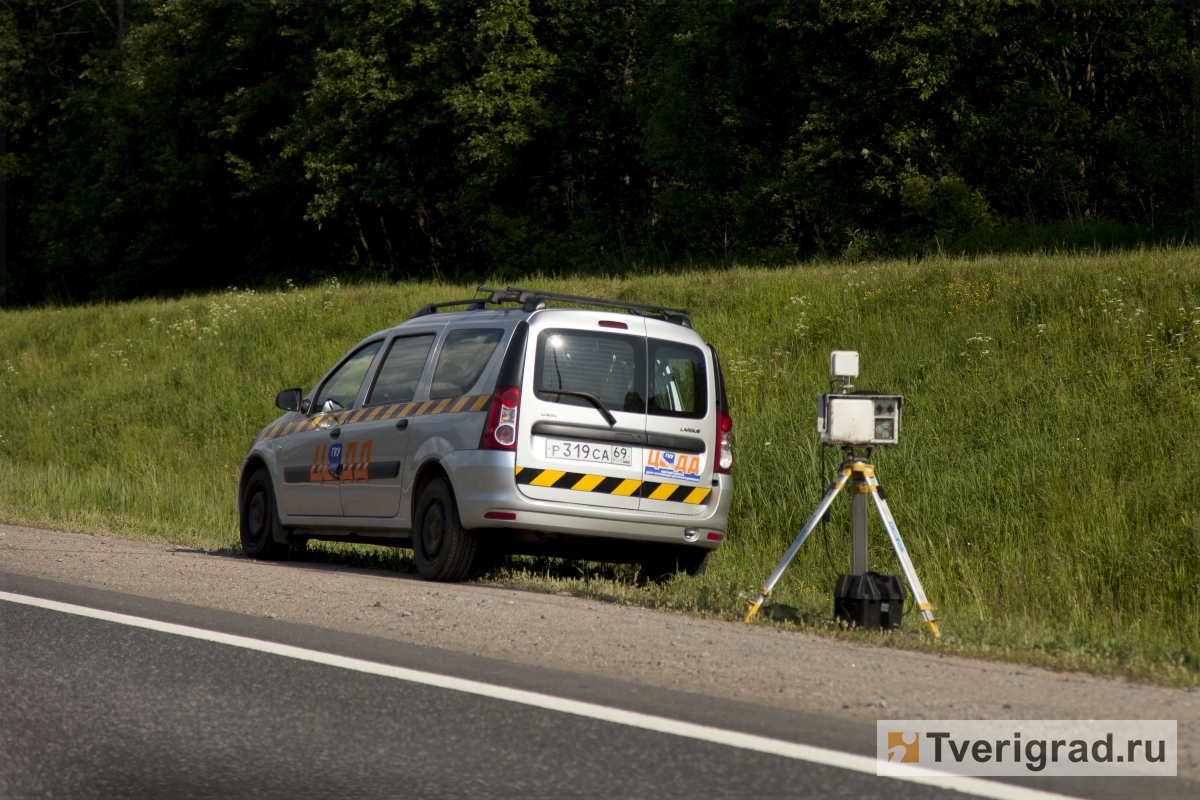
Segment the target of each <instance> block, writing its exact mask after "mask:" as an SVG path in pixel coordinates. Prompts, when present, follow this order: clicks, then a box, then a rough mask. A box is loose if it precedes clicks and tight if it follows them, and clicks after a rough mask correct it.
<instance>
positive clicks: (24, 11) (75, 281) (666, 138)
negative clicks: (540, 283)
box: [0, 0, 1196, 303]
mask: <svg viewBox="0 0 1200 800" xmlns="http://www.w3.org/2000/svg"><path fill="white" fill-rule="evenodd" d="M1194 9H1195V7H1194V4H1182V3H1180V4H1172V3H1155V2H1140V3H1126V2H1108V3H1096V2H1089V3H1071V2H1039V3H1031V2H1025V1H1024V0H990V1H989V2H953V3H950V2H947V3H940V4H939V3H895V2H885V1H884V0H863V1H862V2H809V3H795V4H740V3H731V2H711V3H710V2H706V3H674V2H650V3H614V2H582V1H581V0H548V1H547V2H541V3H532V2H529V0H490V1H489V2H477V3H462V2H444V1H442V0H395V1H394V2H387V3H373V4H371V3H363V2H358V0H329V1H328V2H322V3H309V2H301V0H270V2H267V0H261V1H260V2H222V1H221V0H153V1H152V2H125V1H124V0H0V63H2V65H3V76H4V77H3V80H4V87H3V88H4V96H3V99H2V100H0V112H2V114H3V119H4V125H5V128H6V133H7V145H8V151H7V153H6V154H5V156H4V160H3V168H4V174H5V177H6V179H7V189H8V207H7V209H6V211H7V217H8V234H7V249H8V258H9V261H8V266H9V269H8V274H7V287H6V288H7V293H8V299H9V301H10V302H17V303H26V302H38V301H40V300H43V299H46V298H54V299H82V298H87V297H97V296H108V297H123V296H131V295H140V294H148V293H155V292H163V291H166V292H171V291H180V290H184V289H197V288H203V287H208V286H224V285H228V284H230V283H234V284H238V285H245V284H247V283H261V282H263V281H265V280H271V279H273V280H276V281H282V280H284V279H285V278H289V277H290V278H295V279H304V278H308V277H310V276H311V275H312V274H314V273H317V274H330V273H347V272H371V273H375V274H380V275H386V276H389V277H400V276H435V277H447V278H449V277H466V276H471V275H482V274H490V275H516V274H520V273H528V272H531V271H546V272H552V273H571V272H578V271H581V270H582V271H586V270H602V271H619V270H622V269H625V268H627V267H628V266H629V265H631V264H633V263H635V262H639V263H642V264H646V263H659V264H661V263H664V262H678V261H680V260H686V259H689V258H710V259H711V258H714V257H720V258H721V259H723V260H725V261H728V260H729V259H730V258H733V257H743V258H744V257H747V256H751V257H756V258H761V259H771V258H783V259H787V258H796V257H805V256H807V255H810V254H812V253H826V254H835V255H836V254H840V253H849V254H850V255H861V254H865V253H869V252H878V253H898V252H920V251H921V250H922V249H925V248H928V247H929V246H930V243H931V242H937V243H941V244H948V243H950V244H952V243H954V242H956V241H966V239H967V238H968V237H971V236H975V237H978V236H979V235H980V234H982V233H986V232H987V231H989V230H990V229H992V228H994V227H995V226H1001V227H1003V226H1005V225H1008V226H1010V227H1012V226H1017V227H1021V226H1032V225H1036V224H1038V223H1046V222H1053V221H1064V220H1065V221H1067V222H1068V224H1070V225H1083V224H1084V221H1085V220H1087V221H1088V224H1093V225H1094V224H1096V223H1095V221H1096V220H1107V221H1112V222H1113V223H1117V224H1120V225H1123V226H1126V227H1127V228H1128V229H1131V230H1134V231H1136V232H1137V234H1136V235H1137V236H1139V237H1143V238H1161V237H1164V236H1179V235H1183V234H1184V233H1185V232H1186V231H1187V230H1188V227H1189V225H1190V217H1191V206H1192V186H1191V180H1190V179H1189V175H1190V173H1191V169H1190V162H1191V160H1192V151H1193V141H1192V137H1193V133H1192V128H1191V115H1192V109H1191V104H1192V86H1191V84H1192V75H1193V72H1194V70H1195V57H1196V50H1195V45H1194V41H1195V38H1194V36H1195V31H1194V28H1195V24H1196V20H1195V10H1194Z"/></svg>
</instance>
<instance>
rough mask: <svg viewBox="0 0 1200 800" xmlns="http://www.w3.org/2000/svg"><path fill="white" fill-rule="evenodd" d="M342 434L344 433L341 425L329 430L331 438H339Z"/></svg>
mask: <svg viewBox="0 0 1200 800" xmlns="http://www.w3.org/2000/svg"><path fill="white" fill-rule="evenodd" d="M341 435H342V429H341V427H340V426H339V427H337V428H334V429H333V430H331V431H330V432H329V438H330V439H336V438H338V437H339V436H341Z"/></svg>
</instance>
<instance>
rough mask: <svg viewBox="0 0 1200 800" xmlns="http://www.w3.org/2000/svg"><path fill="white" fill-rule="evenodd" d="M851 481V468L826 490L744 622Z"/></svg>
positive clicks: (756, 609) (759, 593) (754, 612)
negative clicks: (843, 488)
mask: <svg viewBox="0 0 1200 800" xmlns="http://www.w3.org/2000/svg"><path fill="white" fill-rule="evenodd" d="M848 480H850V468H849V467H845V468H843V469H842V474H841V475H840V476H838V479H837V480H836V481H834V482H833V483H831V484H829V488H828V489H826V490H825V496H824V497H822V498H821V502H820V503H819V504H818V505H817V510H816V511H814V512H813V515H812V516H811V517H809V518H808V522H806V523H804V527H803V528H801V529H800V535H799V536H797V537H796V541H794V542H792V546H791V547H789V548H788V550H787V552H786V553H784V554H783V558H782V559H780V561H779V563H778V564H776V565H775V571H774V572H772V573H771V577H769V578H767V582H766V583H764V584H763V588H762V589H760V590H759V592H758V597H756V598H754V601H753V602H751V603H750V608H749V610H748V611H746V618H745V619H743V620H742V621H743V622H749V621H750V620H751V618H752V617H753V616H754V615H755V614H756V613H758V609H759V608H761V607H762V604H763V602H765V601H766V599H767V598H768V597H769V596H770V595H771V590H772V589H774V588H775V584H776V583H778V582H779V578H780V577H781V576H782V575H783V571H784V570H785V569H787V565H788V564H790V563H791V562H792V559H793V558H795V557H796V553H797V552H798V551H799V550H800V545H802V544H804V540H805V539H807V538H808V535H809V534H810V533H812V531H813V528H815V527H817V523H818V522H820V521H821V517H823V516H825V512H826V511H828V510H829V506H830V504H832V503H833V499H834V498H835V497H837V495H838V492H840V491H841V490H842V487H844V486H845V485H846V481H848Z"/></svg>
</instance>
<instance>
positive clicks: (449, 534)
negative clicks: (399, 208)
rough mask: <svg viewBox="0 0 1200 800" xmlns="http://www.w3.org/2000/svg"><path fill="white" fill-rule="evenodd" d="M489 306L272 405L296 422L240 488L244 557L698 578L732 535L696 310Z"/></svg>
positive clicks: (436, 321)
mask: <svg viewBox="0 0 1200 800" xmlns="http://www.w3.org/2000/svg"><path fill="white" fill-rule="evenodd" d="M480 291H482V292H488V295H487V296H486V297H481V298H477V299H472V300H461V301H455V302H448V303H436V304H432V305H426V306H423V307H421V308H420V309H418V310H417V312H416V313H415V314H413V316H412V317H411V318H410V319H409V320H407V321H406V322H404V323H402V324H400V325H397V326H396V327H394V328H390V329H388V330H384V331H380V332H378V333H375V334H372V335H371V336H368V337H367V338H366V339H364V340H362V341H361V342H359V343H358V344H357V345H355V346H354V347H353V348H352V349H351V350H350V352H349V353H348V354H347V355H346V356H345V357H344V358H342V360H341V361H339V362H338V363H337V364H336V365H335V366H334V367H333V369H332V370H330V372H329V373H328V374H327V375H326V376H325V377H324V378H323V379H322V380H321V381H320V383H318V384H317V387H316V388H315V389H313V390H312V391H311V392H309V393H308V394H307V395H304V394H303V392H302V390H301V389H285V390H284V391H282V392H280V393H279V395H278V397H277V398H276V401H275V402H276V405H277V406H279V407H280V408H281V409H283V410H284V411H285V412H286V413H284V414H283V416H281V417H279V418H278V419H277V420H275V421H274V422H272V423H271V424H270V425H267V426H266V427H265V428H263V430H262V431H261V433H259V435H258V437H257V438H256V439H255V441H254V444H253V445H252V446H251V448H250V452H249V453H248V454H247V456H246V461H245V464H244V465H243V467H242V472H241V478H240V481H239V491H238V510H239V515H240V521H241V539H242V548H243V550H244V551H245V552H246V554H247V555H249V556H251V557H254V558H282V557H286V555H287V553H288V551H289V548H290V547H292V546H302V545H303V544H304V543H305V542H307V541H308V540H309V539H325V540H333V541H344V542H364V543H370V544H380V545H391V546H396V547H411V548H412V550H413V555H414V559H415V561H416V565H417V569H418V571H419V572H420V573H421V575H422V576H424V577H425V578H427V579H429V580H439V581H455V580H461V579H463V578H465V577H466V576H467V575H468V574H469V573H470V572H471V571H472V570H473V569H480V568H485V567H487V566H489V565H491V564H494V563H496V561H497V559H498V557H501V556H503V555H504V554H524V555H547V556H557V557H563V558H575V559H586V560H590V561H606V562H615V563H630V564H639V565H641V568H642V570H643V574H644V575H645V576H646V577H648V578H650V579H654V580H657V579H661V578H662V577H664V576H666V575H670V574H672V573H674V572H676V571H684V572H687V573H688V574H691V575H696V574H699V573H701V572H703V571H704V569H705V566H706V565H707V562H708V556H709V554H710V553H712V551H714V550H716V549H717V548H718V547H720V546H721V542H722V541H723V540H724V538H725V530H726V520H727V517H728V512H729V503H730V497H731V494H732V489H733V485H732V478H731V475H730V468H731V467H732V465H733V449H732V428H733V424H732V421H731V419H730V417H729V410H728V406H727V403H726V399H725V388H724V383H723V381H722V378H721V368H720V365H719V362H718V361H717V354H716V352H715V351H714V349H713V348H712V346H711V345H709V344H707V343H706V342H705V341H704V340H703V339H701V338H700V336H699V335H698V334H697V333H696V332H695V331H694V330H692V328H691V324H690V322H689V321H688V318H687V313H688V312H687V311H686V309H675V308H665V307H659V306H651V305H642V304H637V303H620V302H615V301H607V300H598V299H594V298H584V297H574V296H570V295H561V294H554V293H547V292H536V291H531V290H526V289H518V288H514V287H509V288H508V289H507V290H492V289H484V288H483V287H481V288H480ZM547 303H553V304H555V307H547ZM560 305H568V306H591V307H593V309H594V308H600V309H603V310H593V309H585V308H562V307H558V306H560ZM463 306H465V310H462V309H461V307H463ZM456 308H458V309H460V310H443V309H456ZM622 312H623V313H622Z"/></svg>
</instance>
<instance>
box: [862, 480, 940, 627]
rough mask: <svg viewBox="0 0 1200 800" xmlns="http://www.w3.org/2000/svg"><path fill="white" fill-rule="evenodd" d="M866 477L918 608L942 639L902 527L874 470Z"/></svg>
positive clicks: (922, 616)
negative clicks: (899, 526)
mask: <svg viewBox="0 0 1200 800" xmlns="http://www.w3.org/2000/svg"><path fill="white" fill-rule="evenodd" d="M866 478H867V486H868V487H869V489H870V492H869V493H870V495H871V499H872V500H874V501H875V509H876V510H877V511H878V512H879V517H880V519H882V520H883V528H884V530H886V531H887V535H888V538H889V539H891V540H892V549H893V550H895V551H896V558H897V559H899V561H900V569H902V570H903V571H904V577H905V578H906V579H908V585H909V586H911V587H912V590H913V598H914V599H915V600H916V601H917V608H919V609H921V618H922V619H924V620H925V624H926V625H928V626H929V630H930V632H931V633H933V638H935V639H940V638H942V632H941V631H939V630H938V624H937V619H935V618H934V616H933V606H932V605H930V604H929V600H927V599H926V598H925V589H924V588H923V587H922V586H921V579H920V578H918V577H917V570H916V568H914V567H913V563H912V559H911V558H909V557H908V548H906V547H905V546H904V542H903V540H901V538H900V529H899V528H897V527H896V520H895V518H894V517H893V516H892V510H891V509H890V508H888V504H887V500H885V499H884V498H883V495H882V494H880V492H879V481H878V480H877V479H876V478H875V475H874V474H873V471H872V473H871V474H868V475H867V476H866Z"/></svg>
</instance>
